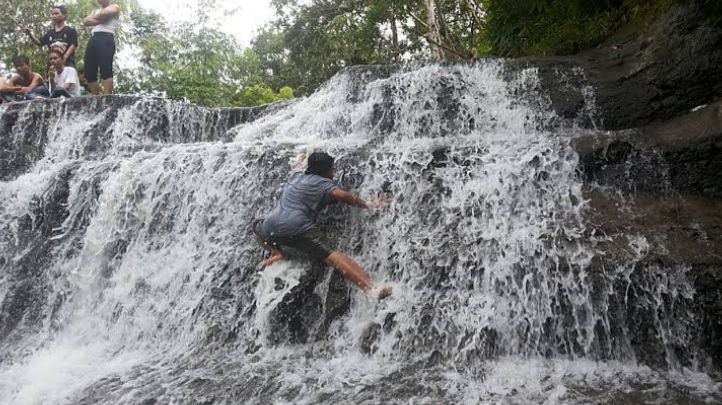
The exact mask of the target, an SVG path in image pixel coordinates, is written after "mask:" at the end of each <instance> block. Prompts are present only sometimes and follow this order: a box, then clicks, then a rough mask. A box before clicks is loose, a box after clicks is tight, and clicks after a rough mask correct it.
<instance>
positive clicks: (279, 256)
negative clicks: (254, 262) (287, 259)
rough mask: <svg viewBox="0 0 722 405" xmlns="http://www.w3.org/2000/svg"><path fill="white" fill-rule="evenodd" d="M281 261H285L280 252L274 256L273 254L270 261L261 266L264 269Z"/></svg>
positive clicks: (265, 261) (267, 260)
mask: <svg viewBox="0 0 722 405" xmlns="http://www.w3.org/2000/svg"><path fill="white" fill-rule="evenodd" d="M281 260H283V254H282V253H280V252H278V253H273V254H271V257H269V258H268V259H266V260H264V261H262V262H261V266H263V267H266V266H270V265H272V264H273V263H276V262H280V261H281Z"/></svg>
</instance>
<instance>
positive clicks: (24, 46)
mask: <svg viewBox="0 0 722 405" xmlns="http://www.w3.org/2000/svg"><path fill="white" fill-rule="evenodd" d="M115 3H116V4H118V5H119V6H120V8H121V10H122V13H123V14H122V15H121V18H122V19H123V21H125V19H126V15H125V14H126V13H130V12H132V11H133V10H135V9H137V8H138V7H139V6H138V3H137V1H136V0H116V2H115ZM57 4H66V6H67V8H68V19H67V24H68V25H69V26H71V27H73V28H75V29H76V30H77V31H78V49H76V50H75V60H76V64H82V61H83V55H84V54H85V45H86V44H87V42H88V38H89V37H90V29H88V28H86V27H84V26H83V18H85V17H86V16H87V15H88V14H90V13H91V12H92V11H93V10H95V9H97V8H98V3H97V1H96V0H75V1H67V2H63V1H55V0H0V10H3V12H2V13H0V57H1V58H2V61H3V62H4V65H5V66H4V68H3V66H0V74H2V75H6V74H7V73H8V72H9V71H10V70H11V69H10V68H11V67H12V63H11V61H12V58H13V56H14V55H18V54H23V55H26V56H28V57H29V58H30V60H31V64H32V66H33V67H34V70H36V71H38V72H42V71H43V70H44V67H45V66H46V64H47V60H46V58H47V54H46V52H47V49H45V48H42V49H41V48H39V47H37V46H35V45H34V44H33V43H32V42H31V40H30V38H28V37H27V35H25V34H24V33H22V32H20V31H19V30H18V27H19V26H20V25H27V26H28V27H29V28H30V29H31V31H32V32H33V33H34V34H35V35H36V36H37V37H38V38H40V37H42V36H43V35H44V34H45V32H47V31H48V30H49V29H51V28H52V21H51V19H50V10H51V9H52V7H53V6H54V5H57ZM122 27H123V24H121V28H120V29H119V31H118V32H117V34H116V42H117V44H118V46H119V47H122V46H123V45H124V44H125V42H126V35H125V32H124V30H123V28H122ZM42 73H44V72H42Z"/></svg>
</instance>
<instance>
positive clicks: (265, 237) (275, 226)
mask: <svg viewBox="0 0 722 405" xmlns="http://www.w3.org/2000/svg"><path fill="white" fill-rule="evenodd" d="M335 171H336V168H335V166H334V159H333V157H331V156H330V155H328V154H326V153H324V152H314V153H312V154H311V155H310V156H309V157H308V165H307V169H306V171H305V172H297V173H294V174H293V175H292V176H291V178H290V179H289V180H288V183H286V185H285V186H284V188H283V191H282V193H281V198H280V200H279V202H278V204H277V205H276V207H275V208H274V209H273V211H271V214H270V215H269V216H268V218H266V219H265V220H262V221H257V222H256V223H255V224H254V233H255V235H256V239H257V240H258V242H259V243H260V244H261V246H263V247H264V248H265V249H266V250H268V251H269V252H270V253H271V256H270V257H269V258H268V259H266V260H264V261H263V262H261V264H262V265H263V266H268V265H271V264H273V263H275V262H277V261H280V260H283V259H284V255H283V248H284V247H290V248H293V249H297V250H300V251H302V252H304V253H306V254H308V255H309V256H311V257H312V258H316V259H322V260H323V261H324V262H326V264H328V265H330V266H332V267H333V268H335V269H336V270H338V271H339V272H340V273H341V274H342V275H343V276H344V277H345V278H347V279H349V280H351V281H352V282H353V283H354V284H356V285H357V286H359V287H360V288H361V289H362V290H363V292H364V293H365V294H366V296H367V297H368V296H372V294H374V291H375V286H374V284H373V283H372V281H371V279H370V278H369V276H368V275H367V274H366V273H365V272H364V271H363V269H362V268H361V266H359V265H358V263H356V262H355V261H354V260H353V259H351V258H350V257H348V256H346V255H345V254H343V253H341V252H340V251H338V250H336V249H335V248H334V247H333V244H332V243H331V242H330V241H329V240H328V239H327V238H326V236H325V235H324V234H323V233H321V231H320V230H319V229H318V227H317V225H316V219H317V218H318V214H319V212H320V211H321V210H322V209H323V208H324V207H325V206H326V205H328V204H332V203H334V202H336V201H340V202H343V203H344V204H347V205H350V206H354V207H360V208H366V209H369V208H370V206H369V204H368V203H367V202H366V201H364V200H363V199H362V198H361V197H359V196H357V195H355V194H353V193H351V192H349V191H346V190H343V189H341V188H340V187H339V186H338V184H337V183H336V182H335V181H334V180H333V177H334V175H335ZM384 202H385V201H383V200H382V201H380V203H381V204H383V203H384ZM391 291H392V289H391V287H390V286H384V287H382V288H380V289H379V290H378V293H377V296H378V298H379V299H381V298H386V297H388V296H389V295H391Z"/></svg>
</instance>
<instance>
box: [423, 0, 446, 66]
mask: <svg viewBox="0 0 722 405" xmlns="http://www.w3.org/2000/svg"><path fill="white" fill-rule="evenodd" d="M424 3H425V5H426V25H427V26H428V29H429V31H428V33H427V34H426V36H427V39H428V40H429V46H430V47H431V56H432V57H433V58H434V59H437V60H442V59H444V48H442V47H441V29H440V27H439V20H438V17H437V16H436V10H437V7H436V0H424Z"/></svg>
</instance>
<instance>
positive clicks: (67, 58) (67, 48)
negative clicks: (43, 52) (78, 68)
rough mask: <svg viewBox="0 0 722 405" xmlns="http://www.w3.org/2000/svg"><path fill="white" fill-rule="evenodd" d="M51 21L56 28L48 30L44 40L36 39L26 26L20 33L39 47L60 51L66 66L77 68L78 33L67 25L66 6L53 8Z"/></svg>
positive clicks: (43, 37)
mask: <svg viewBox="0 0 722 405" xmlns="http://www.w3.org/2000/svg"><path fill="white" fill-rule="evenodd" d="M50 19H51V20H52V21H53V26H54V27H53V28H51V29H50V30H48V32H46V33H45V35H43V36H42V38H38V37H36V36H35V34H33V32H32V31H30V29H29V28H28V27H27V26H25V25H22V26H20V31H22V32H24V33H25V34H26V35H27V36H28V37H29V38H30V40H31V41H33V43H34V44H35V45H37V46H39V47H43V46H47V47H48V50H52V49H55V50H59V51H60V52H61V54H62V55H63V62H64V63H65V66H75V50H76V49H77V48H78V31H76V30H75V29H74V28H72V27H69V26H67V25H66V24H65V23H66V21H67V19H68V9H67V8H66V7H65V6H53V8H52V9H50Z"/></svg>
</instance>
